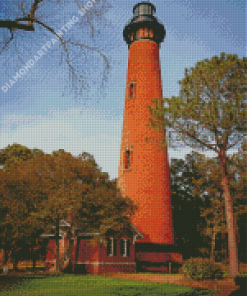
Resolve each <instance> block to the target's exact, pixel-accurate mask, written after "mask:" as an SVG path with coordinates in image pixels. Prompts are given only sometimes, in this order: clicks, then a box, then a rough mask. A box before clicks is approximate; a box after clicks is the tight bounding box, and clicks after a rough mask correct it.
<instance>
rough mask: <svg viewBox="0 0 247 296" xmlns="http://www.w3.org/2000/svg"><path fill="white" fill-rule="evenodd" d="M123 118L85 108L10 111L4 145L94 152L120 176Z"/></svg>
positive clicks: (111, 172) (2, 139)
mask: <svg viewBox="0 0 247 296" xmlns="http://www.w3.org/2000/svg"><path fill="white" fill-rule="evenodd" d="M121 125H122V122H121V121H120V120H119V121H116V120H114V119H112V118H111V117H110V115H109V114H107V113H102V112H101V113H99V112H96V111H95V110H93V109H91V110H86V109H83V108H69V109H67V110H63V111H60V110H50V112H49V114H48V115H37V116H35V115H17V114H12V115H6V116H5V117H3V119H2V128H1V133H0V143H1V148H4V147H6V146H7V145H8V144H13V143H18V144H22V145H25V146H27V147H29V148H35V147H36V148H39V149H42V150H43V151H44V152H46V153H51V152H52V151H54V150H58V149H64V150H66V151H69V152H71V153H72V154H73V155H79V154H80V153H81V152H82V151H85V152H88V153H90V154H92V155H94V157H95V159H96V162H97V163H98V164H99V166H100V167H102V170H103V171H106V172H108V173H109V175H110V177H111V178H115V177H117V169H118V161H119V150H120V139H121Z"/></svg>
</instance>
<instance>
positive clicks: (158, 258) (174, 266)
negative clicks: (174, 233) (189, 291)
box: [135, 243, 183, 273]
mask: <svg viewBox="0 0 247 296" xmlns="http://www.w3.org/2000/svg"><path fill="white" fill-rule="evenodd" d="M135 253H136V271H137V272H145V271H149V272H164V273H178V271H179V268H180V267H181V266H182V263H183V259H182V255H181V254H180V253H179V252H178V249H177V247H176V246H175V245H171V244H169V245H168V244H167V245H165V244H154V243H136V245H135Z"/></svg>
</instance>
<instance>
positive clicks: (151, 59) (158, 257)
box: [118, 1, 180, 271]
mask: <svg viewBox="0 0 247 296" xmlns="http://www.w3.org/2000/svg"><path fill="white" fill-rule="evenodd" d="M155 12H156V8H155V6H154V5H153V4H152V3H150V2H146V1H145V2H141V3H138V4H136V5H135V6H134V8H133V14H134V15H133V17H132V19H131V20H130V21H129V23H128V24H127V25H126V26H125V28H124V31H123V37H124V40H125V41H126V43H127V44H128V51H129V56H128V71H127V82H126V93H125V108H124V117H123V128H122V140H121V149H120V164H119V171H118V187H119V189H120V191H121V193H122V194H123V195H124V196H128V197H129V198H131V199H132V200H133V201H134V203H135V204H136V205H137V206H138V210H137V212H136V213H135V214H134V216H133V217H132V223H133V225H134V226H135V227H136V228H137V229H138V230H139V231H140V232H141V233H142V235H143V238H142V239H140V240H137V241H136V244H135V253H136V262H137V270H154V271H155V270H162V269H164V268H166V266H167V262H168V261H170V262H171V261H176V260H177V258H178V257H180V255H179V254H178V253H177V252H176V250H175V246H174V233H173V223H172V210H171V199H170V198H171V197H170V180H169V163H168V155H167V148H166V146H165V145H162V143H163V141H164V139H165V131H164V130H163V131H159V132H158V131H156V130H154V129H152V128H151V127H150V126H149V120H150V112H149V107H150V106H153V100H154V99H161V98H162V85H161V72H160V59H159V48H160V44H161V42H162V41H163V40H164V37H165V28H164V26H163V24H162V23H161V22H160V21H159V20H158V19H157V18H156V17H155Z"/></svg>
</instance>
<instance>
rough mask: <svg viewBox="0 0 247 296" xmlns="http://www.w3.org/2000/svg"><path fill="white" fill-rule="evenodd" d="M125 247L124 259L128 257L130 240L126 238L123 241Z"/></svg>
mask: <svg viewBox="0 0 247 296" xmlns="http://www.w3.org/2000/svg"><path fill="white" fill-rule="evenodd" d="M123 241H124V245H123V247H124V248H123V257H128V254H127V253H128V248H127V247H128V240H127V239H126V238H124V239H123Z"/></svg>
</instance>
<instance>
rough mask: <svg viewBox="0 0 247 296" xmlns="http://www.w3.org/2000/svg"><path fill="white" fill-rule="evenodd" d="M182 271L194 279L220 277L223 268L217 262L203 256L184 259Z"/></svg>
mask: <svg viewBox="0 0 247 296" xmlns="http://www.w3.org/2000/svg"><path fill="white" fill-rule="evenodd" d="M182 273H183V274H184V275H187V276H189V277H190V278H192V279H195V280H205V279H221V278H222V277H223V270H222V267H221V266H220V264H219V263H215V262H214V261H212V260H210V259H205V258H190V259H188V260H185V261H184V263H183V266H182Z"/></svg>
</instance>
